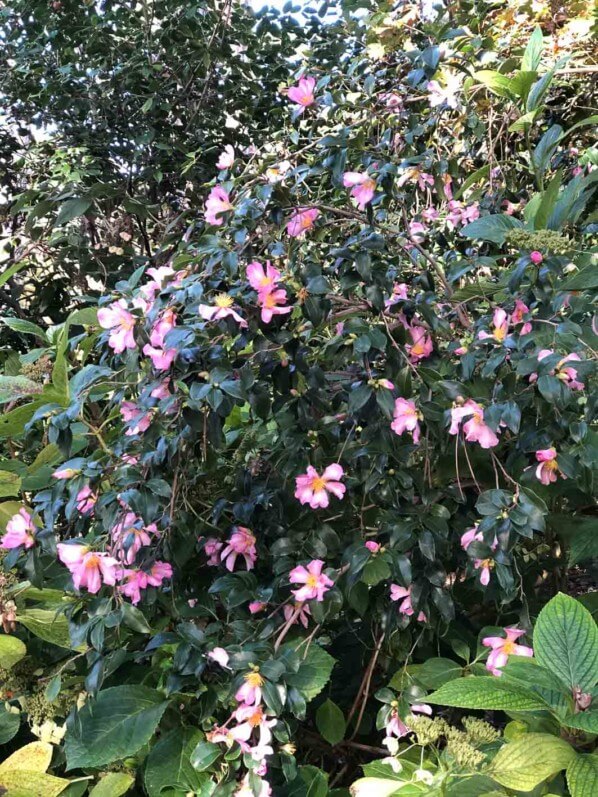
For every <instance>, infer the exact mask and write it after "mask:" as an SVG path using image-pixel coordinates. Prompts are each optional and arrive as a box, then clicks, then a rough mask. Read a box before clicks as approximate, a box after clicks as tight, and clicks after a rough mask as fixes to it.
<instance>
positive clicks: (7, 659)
mask: <svg viewBox="0 0 598 797" xmlns="http://www.w3.org/2000/svg"><path fill="white" fill-rule="evenodd" d="M26 655H27V648H26V647H25V645H24V643H23V642H21V640H20V639H17V637H16V636H6V635H5V634H2V635H0V662H1V664H2V668H3V669H4V670H10V668H11V667H14V666H15V664H17V663H18V662H19V661H21V659H23V658H24V657H25V656H26Z"/></svg>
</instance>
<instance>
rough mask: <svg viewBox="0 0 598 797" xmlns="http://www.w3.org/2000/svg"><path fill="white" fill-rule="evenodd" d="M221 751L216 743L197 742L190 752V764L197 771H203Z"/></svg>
mask: <svg viewBox="0 0 598 797" xmlns="http://www.w3.org/2000/svg"><path fill="white" fill-rule="evenodd" d="M221 752H222V751H221V750H220V748H219V747H218V745H217V744H212V742H199V743H198V744H196V745H195V747H194V748H193V752H192V753H191V759H190V761H191V766H192V767H193V768H194V769H196V770H197V771H198V772H204V771H205V770H206V769H208V768H209V767H211V766H212V764H213V763H214V761H216V760H217V759H218V758H219V757H220V754H221Z"/></svg>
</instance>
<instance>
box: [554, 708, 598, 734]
mask: <svg viewBox="0 0 598 797" xmlns="http://www.w3.org/2000/svg"><path fill="white" fill-rule="evenodd" d="M561 724H562V725H566V726H567V727H568V728H577V729H578V730H580V731H585V732H586V733H598V711H596V710H595V711H580V712H579V714H570V715H569V716H567V717H562V719H561Z"/></svg>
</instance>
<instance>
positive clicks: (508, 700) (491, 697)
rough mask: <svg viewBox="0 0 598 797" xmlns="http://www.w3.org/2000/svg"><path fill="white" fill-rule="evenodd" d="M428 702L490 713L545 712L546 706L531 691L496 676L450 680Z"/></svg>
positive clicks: (428, 698) (433, 693)
mask: <svg viewBox="0 0 598 797" xmlns="http://www.w3.org/2000/svg"><path fill="white" fill-rule="evenodd" d="M426 702H427V703H436V704H438V705H440V706H455V707H456V708H473V709H486V710H492V711H543V710H544V711H546V710H547V708H548V706H547V705H546V703H545V702H544V701H543V700H542V699H541V698H540V697H539V696H538V695H537V694H535V692H532V691H531V689H526V687H524V686H522V685H521V684H517V683H513V682H509V683H507V682H506V681H505V680H504V679H500V678H495V677H490V676H488V677H486V676H481V677H470V678H459V679H457V680H456V681H449V683H447V684H444V686H441V687H440V689H438V690H437V691H436V692H432V694H431V695H430V696H429V697H427V698H426Z"/></svg>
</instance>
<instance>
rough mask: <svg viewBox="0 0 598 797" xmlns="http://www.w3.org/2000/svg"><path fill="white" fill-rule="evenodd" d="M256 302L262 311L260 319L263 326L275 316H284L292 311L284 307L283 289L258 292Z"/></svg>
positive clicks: (290, 308) (284, 294)
mask: <svg viewBox="0 0 598 797" xmlns="http://www.w3.org/2000/svg"><path fill="white" fill-rule="evenodd" d="M257 300H258V304H259V305H260V307H261V309H262V312H261V318H262V321H263V322H264V324H269V323H270V321H272V319H273V317H274V316H275V315H286V314H287V313H290V312H291V311H292V310H293V308H292V307H287V306H286V301H287V292H286V291H285V290H284V288H277V289H276V290H269V291H260V292H259V293H258V295H257Z"/></svg>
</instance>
